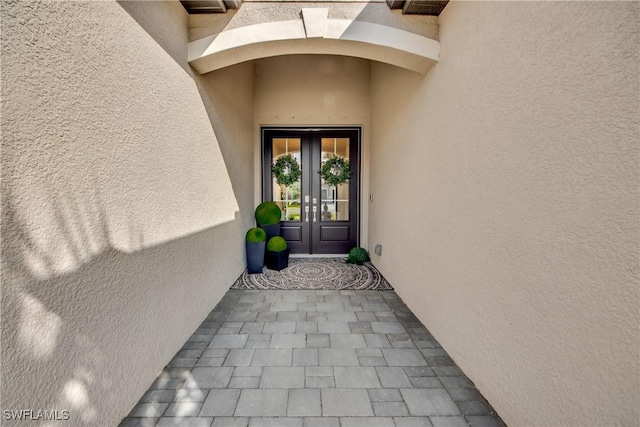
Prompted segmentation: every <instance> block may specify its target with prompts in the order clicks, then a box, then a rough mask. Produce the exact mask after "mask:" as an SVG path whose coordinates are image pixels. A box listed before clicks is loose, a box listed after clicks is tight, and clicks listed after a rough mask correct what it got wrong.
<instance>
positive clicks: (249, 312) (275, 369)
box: [121, 290, 504, 427]
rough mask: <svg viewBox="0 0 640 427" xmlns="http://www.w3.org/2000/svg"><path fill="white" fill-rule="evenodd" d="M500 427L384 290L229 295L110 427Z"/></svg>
mask: <svg viewBox="0 0 640 427" xmlns="http://www.w3.org/2000/svg"><path fill="white" fill-rule="evenodd" d="M468 425H470V426H487V427H489V426H504V424H503V423H502V421H501V420H500V418H498V416H497V415H495V413H494V411H493V409H492V408H491V406H490V405H489V404H488V403H487V401H486V400H485V399H484V398H483V397H482V395H481V394H480V393H479V392H478V390H477V389H476V388H475V387H474V385H473V383H472V382H471V381H470V380H469V379H468V378H466V377H465V376H464V374H463V373H462V371H461V370H460V369H459V368H458V367H457V366H456V365H455V363H454V362H453V360H451V358H450V357H449V356H448V355H447V353H446V352H445V351H444V350H443V349H442V348H441V347H440V345H439V344H438V342H437V341H436V340H435V339H434V338H433V336H432V335H431V334H430V333H429V332H428V331H427V330H426V329H425V327H424V326H423V325H422V324H421V323H420V321H419V320H418V319H417V318H416V317H415V316H414V315H413V313H412V312H411V311H410V310H409V309H408V308H407V307H406V305H405V304H404V303H403V302H402V300H401V299H400V298H399V297H398V296H397V294H396V293H395V292H393V291H384V292H377V291H238V290H230V291H229V292H228V293H227V294H226V295H225V296H224V298H223V299H222V301H220V303H219V304H218V305H217V306H216V308H215V309H214V310H213V311H212V312H211V313H210V314H209V316H208V317H207V318H206V319H205V321H204V322H203V323H202V325H201V326H200V328H199V329H198V330H196V331H195V333H194V334H193V335H192V336H191V338H190V339H189V341H188V342H187V343H186V344H185V345H184V347H183V348H182V349H181V350H180V351H179V352H178V353H177V354H176V356H175V357H174V359H173V360H172V361H171V363H170V364H169V365H168V366H167V367H166V368H165V369H164V371H163V372H162V373H161V375H160V376H159V377H158V379H157V380H156V381H155V383H154V384H153V385H152V386H151V388H150V389H149V390H148V391H147V392H146V393H145V394H144V396H142V398H141V399H140V402H139V403H138V404H137V405H136V406H135V408H134V409H133V410H132V411H131V413H130V414H129V416H128V417H127V418H125V419H124V420H123V422H122V424H121V426H159V427H160V426H163V427H164V426H185V427H191V426H197V427H201V426H202V427H205V426H206V427H210V426H213V427H219V426H249V427H260V426H273V427H289V426H291V427H294V426H295V427H312V426H327V427H352V426H353V427H356V426H361V427H378V426H380V427H386V426H389V427H393V426H396V427H403V426H436V427H439V426H468Z"/></svg>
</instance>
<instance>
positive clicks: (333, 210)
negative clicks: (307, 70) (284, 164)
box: [262, 128, 360, 254]
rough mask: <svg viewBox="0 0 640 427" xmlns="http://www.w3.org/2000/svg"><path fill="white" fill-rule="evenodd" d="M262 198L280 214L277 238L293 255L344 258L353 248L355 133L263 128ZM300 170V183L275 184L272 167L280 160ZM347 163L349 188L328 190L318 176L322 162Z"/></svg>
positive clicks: (356, 205) (354, 130) (356, 177)
mask: <svg viewBox="0 0 640 427" xmlns="http://www.w3.org/2000/svg"><path fill="white" fill-rule="evenodd" d="M262 147H263V151H262V154H263V156H262V158H263V162H262V183H263V185H262V198H263V200H265V201H273V202H275V203H277V204H278V205H279V206H280V208H281V209H282V212H283V214H282V231H281V234H282V236H283V237H284V238H285V239H286V240H287V242H288V243H289V247H290V248H291V252H292V253H308V254H344V253H347V252H348V251H349V250H350V249H351V248H353V247H355V246H357V245H358V238H359V236H358V232H359V217H360V215H359V190H360V155H359V152H360V129H359V128H326V129H295V128H263V129H262ZM287 155H289V156H291V157H292V158H294V159H295V160H296V161H297V162H298V164H299V165H300V169H301V174H300V178H299V179H298V180H297V181H295V182H293V183H292V184H290V185H285V184H278V182H277V181H276V179H275V177H273V175H272V166H273V164H274V162H275V161H277V160H278V159H279V158H281V157H283V156H287ZM335 157H339V158H341V159H344V161H345V162H348V163H349V169H350V172H351V176H350V178H349V180H348V182H345V183H339V184H336V185H331V184H330V183H328V182H326V181H325V180H324V179H323V178H322V177H321V175H320V170H321V167H322V165H323V163H325V162H326V161H328V160H329V159H331V158H335Z"/></svg>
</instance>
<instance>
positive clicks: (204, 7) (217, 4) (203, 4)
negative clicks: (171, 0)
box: [180, 0, 242, 14]
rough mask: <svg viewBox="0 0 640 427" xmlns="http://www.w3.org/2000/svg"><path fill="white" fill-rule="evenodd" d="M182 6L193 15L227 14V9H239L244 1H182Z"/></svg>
mask: <svg viewBox="0 0 640 427" xmlns="http://www.w3.org/2000/svg"><path fill="white" fill-rule="evenodd" d="M180 3H182V6H183V7H184V8H185V9H186V10H187V12H189V13H191V14H197V13H225V12H226V11H227V9H238V8H240V5H241V4H242V0H224V1H223V0H180Z"/></svg>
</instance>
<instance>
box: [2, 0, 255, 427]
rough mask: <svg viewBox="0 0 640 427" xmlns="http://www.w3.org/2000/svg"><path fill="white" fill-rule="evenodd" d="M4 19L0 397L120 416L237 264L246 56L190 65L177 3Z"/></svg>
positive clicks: (245, 219) (17, 403) (16, 9)
mask: <svg viewBox="0 0 640 427" xmlns="http://www.w3.org/2000/svg"><path fill="white" fill-rule="evenodd" d="M2 30H3V34H2V60H3V61H2V62H3V69H2V98H3V99H2V103H3V105H2V131H3V147H2V312H1V313H2V322H1V326H2V330H1V332H2V353H1V358H2V409H3V410H4V409H33V410H38V409H41V410H45V409H48V410H51V409H58V410H63V409H66V410H69V411H70V415H71V422H68V421H67V422H60V424H64V425H65V426H67V425H69V426H71V425H100V426H106V425H117V424H118V422H119V421H120V420H121V419H122V418H123V417H124V416H125V415H126V414H127V413H128V411H129V410H130V409H131V408H132V406H133V405H134V404H135V403H136V402H137V400H138V399H139V398H140V397H141V395H142V394H143V393H144V391H145V390H146V389H147V388H148V387H149V385H150V384H151V383H152V382H153V380H154V378H155V377H156V375H157V374H158V373H159V371H160V370H161V369H162V368H163V367H164V365H165V364H166V363H167V362H168V361H169V360H170V359H171V357H172V356H173V355H174V354H175V352H176V351H177V350H178V349H179V348H180V347H181V346H182V345H183V344H184V342H185V341H186V339H188V337H189V336H190V334H191V333H192V332H193V331H194V330H195V329H196V328H197V326H198V325H199V324H200V322H201V321H202V320H203V319H204V318H205V317H206V315H207V314H208V312H209V311H210V310H211V309H212V308H213V307H214V305H215V304H216V302H217V301H218V300H219V299H220V297H221V296H222V295H223V294H224V292H225V291H226V290H227V289H228V287H229V286H230V285H231V283H232V282H233V280H234V279H235V278H236V277H237V276H238V275H239V274H240V272H241V271H242V269H243V267H244V254H243V253H244V252H243V235H244V232H245V231H246V229H247V227H248V226H249V225H250V219H251V211H252V205H253V197H254V195H253V141H252V138H253V131H252V125H253V100H252V97H253V67H252V65H251V64H247V65H242V66H239V67H235V68H234V69H228V70H223V71H221V72H216V73H212V74H210V75H208V76H206V77H204V78H200V77H199V76H194V73H193V72H192V71H191V70H190V68H189V66H188V65H187V62H186V57H187V53H186V48H187V38H188V29H187V14H186V12H185V11H184V9H183V8H182V6H181V5H180V3H178V2H140V3H136V2H125V3H123V4H122V5H120V4H118V3H115V2H82V3H81V2H45V3H40V2H37V3H36V2H24V1H3V4H2ZM247 208H249V211H248V212H247V211H246V209H247ZM26 423H27V424H29V425H31V424H32V422H30V421H27V422H26ZM5 424H6V425H10V423H9V422H7V421H5V420H3V422H2V425H5ZM38 425H41V424H38Z"/></svg>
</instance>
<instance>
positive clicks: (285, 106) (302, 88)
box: [254, 55, 369, 246]
mask: <svg viewBox="0 0 640 427" xmlns="http://www.w3.org/2000/svg"><path fill="white" fill-rule="evenodd" d="M254 94H255V104H254V121H255V136H254V141H255V168H256V169H255V201H256V202H259V201H260V200H261V198H262V194H261V189H262V181H261V175H260V174H261V162H260V156H261V141H260V126H272V125H286V126H307V125H312V126H360V127H362V145H361V150H360V156H361V158H362V168H361V171H362V172H361V175H362V177H361V194H363V195H366V194H368V180H369V178H368V177H369V175H368V174H369V169H368V166H367V165H368V158H369V61H367V60H364V59H359V58H349V57H341V56H326V55H289V56H281V57H274V58H265V59H260V60H258V61H256V65H255V92H254ZM361 199H362V200H361V208H360V209H361V217H360V224H361V225H360V228H361V230H367V227H368V204H367V203H366V196H365V197H362V198H361ZM360 243H361V245H363V246H366V245H367V235H366V233H364V232H363V233H361V237H360Z"/></svg>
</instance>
